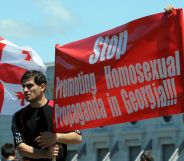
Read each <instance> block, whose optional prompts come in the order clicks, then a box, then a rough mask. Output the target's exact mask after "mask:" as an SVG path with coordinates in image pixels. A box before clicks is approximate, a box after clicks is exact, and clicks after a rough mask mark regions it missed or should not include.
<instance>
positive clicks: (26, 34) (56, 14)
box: [0, 0, 77, 39]
mask: <svg viewBox="0 0 184 161" xmlns="http://www.w3.org/2000/svg"><path fill="white" fill-rule="evenodd" d="M33 2H34V4H35V5H36V6H38V7H39V11H40V13H41V19H42V21H40V22H39V24H35V22H29V23H28V22H25V21H22V20H21V21H18V20H14V19H4V20H0V33H1V34H2V35H1V36H4V37H5V38H6V36H12V37H14V38H18V39H20V38H38V37H39V36H42V37H50V36H53V35H58V34H61V33H62V34H65V35H67V33H68V32H69V31H70V30H71V29H72V28H73V27H74V26H75V24H76V22H77V21H76V17H75V16H74V15H73V14H72V13H71V12H70V11H69V10H67V9H66V8H65V7H64V6H63V4H62V3H61V1H60V0H52V1H51V0H34V1H33ZM38 16H40V15H38Z"/></svg>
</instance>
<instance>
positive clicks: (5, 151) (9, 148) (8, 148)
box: [1, 143, 15, 160]
mask: <svg viewBox="0 0 184 161" xmlns="http://www.w3.org/2000/svg"><path fill="white" fill-rule="evenodd" d="M1 155H2V157H3V159H4V160H15V148H14V145H13V144H11V143H6V144H4V145H3V146H1Z"/></svg>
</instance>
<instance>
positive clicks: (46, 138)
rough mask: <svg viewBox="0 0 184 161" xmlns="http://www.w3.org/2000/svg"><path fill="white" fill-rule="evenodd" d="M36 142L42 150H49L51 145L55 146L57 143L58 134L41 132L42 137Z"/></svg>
mask: <svg viewBox="0 0 184 161" xmlns="http://www.w3.org/2000/svg"><path fill="white" fill-rule="evenodd" d="M35 141H36V142H37V143H38V145H39V146H40V147H41V148H47V147H50V146H51V145H54V144H55V143H56V142H57V138H56V134H54V133H52V132H49V131H46V132H41V133H40V136H38V137H37V138H36V139H35Z"/></svg>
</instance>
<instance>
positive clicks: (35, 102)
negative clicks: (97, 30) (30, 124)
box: [30, 96, 48, 108]
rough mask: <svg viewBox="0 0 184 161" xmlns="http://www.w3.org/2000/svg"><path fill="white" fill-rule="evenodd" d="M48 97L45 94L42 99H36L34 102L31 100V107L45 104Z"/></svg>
mask: <svg viewBox="0 0 184 161" xmlns="http://www.w3.org/2000/svg"><path fill="white" fill-rule="evenodd" d="M47 101H48V100H47V98H46V97H45V96H43V97H42V98H41V99H39V100H37V101H34V102H30V105H31V107H33V108H39V107H42V106H44V105H45V104H46V103H47Z"/></svg>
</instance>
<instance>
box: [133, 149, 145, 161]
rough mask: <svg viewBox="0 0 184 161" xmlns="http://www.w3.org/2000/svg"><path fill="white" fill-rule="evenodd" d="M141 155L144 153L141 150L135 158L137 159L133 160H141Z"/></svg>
mask: <svg viewBox="0 0 184 161" xmlns="http://www.w3.org/2000/svg"><path fill="white" fill-rule="evenodd" d="M142 153H144V150H141V152H140V153H139V155H138V156H137V158H136V159H135V161H140V158H141V155H142Z"/></svg>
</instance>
